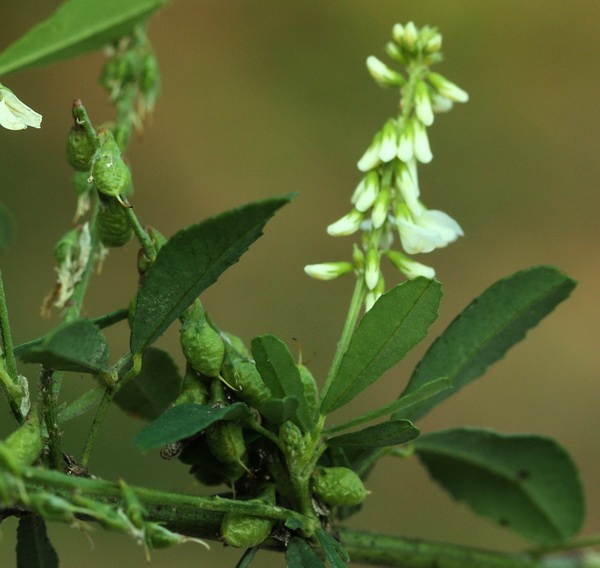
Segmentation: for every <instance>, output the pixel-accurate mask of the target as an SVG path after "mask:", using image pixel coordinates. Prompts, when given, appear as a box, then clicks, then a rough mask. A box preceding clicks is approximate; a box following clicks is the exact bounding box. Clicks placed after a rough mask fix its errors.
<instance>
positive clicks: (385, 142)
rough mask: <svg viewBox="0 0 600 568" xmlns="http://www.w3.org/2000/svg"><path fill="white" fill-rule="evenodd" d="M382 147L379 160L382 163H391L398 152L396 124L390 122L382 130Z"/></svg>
mask: <svg viewBox="0 0 600 568" xmlns="http://www.w3.org/2000/svg"><path fill="white" fill-rule="evenodd" d="M381 132H382V138H381V146H380V147H379V159H380V160H381V161H382V162H391V161H392V160H393V159H394V158H395V157H396V153H397V152H398V130H397V128H396V122H395V121H394V120H392V119H390V120H388V121H387V122H386V123H385V125H384V127H383V129H382V131H381Z"/></svg>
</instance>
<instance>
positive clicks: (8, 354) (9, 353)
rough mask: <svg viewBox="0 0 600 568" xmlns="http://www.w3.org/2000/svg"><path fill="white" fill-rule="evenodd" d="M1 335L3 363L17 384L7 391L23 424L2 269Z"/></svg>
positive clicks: (0, 283) (0, 275)
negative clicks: (17, 394) (16, 395)
mask: <svg viewBox="0 0 600 568" xmlns="http://www.w3.org/2000/svg"><path fill="white" fill-rule="evenodd" d="M0 335H1V337H2V349H3V351H4V353H3V356H4V362H3V363H4V366H5V369H6V373H7V374H8V377H9V379H10V381H11V383H12V384H13V385H14V386H15V388H14V389H12V388H9V387H8V385H5V391H6V394H7V398H8V402H9V404H10V409H11V410H12V413H13V414H14V416H15V418H16V419H17V421H18V422H19V424H22V423H23V421H24V420H25V417H24V416H23V413H22V412H21V408H22V407H21V404H20V401H19V400H17V398H16V397H15V396H13V395H14V394H15V393H17V392H18V393H20V394H23V393H22V389H21V388H20V386H19V373H18V371H17V360H16V359H15V353H14V347H13V340H12V333H11V331H10V322H9V319H8V308H7V306H6V296H5V295H4V282H3V279H2V270H0ZM0 364H2V362H0ZM2 382H3V381H2ZM11 391H12V392H11Z"/></svg>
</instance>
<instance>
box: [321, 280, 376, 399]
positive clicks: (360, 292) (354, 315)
mask: <svg viewBox="0 0 600 568" xmlns="http://www.w3.org/2000/svg"><path fill="white" fill-rule="evenodd" d="M365 294H366V286H365V279H364V278H363V277H362V275H358V277H357V279H356V286H355V287H354V293H353V294H352V299H351V300H350V307H349V308H348V315H347V316H346V322H345V323H344V329H343V330H342V336H341V337H340V340H339V341H338V344H337V348H336V351H335V355H334V357H333V362H332V363H331V367H330V369H329V373H327V379H326V380H325V385H323V390H322V393H321V400H323V399H324V398H325V395H326V394H327V391H328V390H329V388H330V387H331V383H332V382H333V380H334V379H335V377H336V376H337V373H338V371H339V368H340V364H341V362H342V357H343V356H344V353H346V350H347V349H348V345H349V344H350V340H351V339H352V334H353V333H354V328H355V327H356V322H357V320H358V316H359V314H360V310H361V308H362V305H363V302H364V301H365Z"/></svg>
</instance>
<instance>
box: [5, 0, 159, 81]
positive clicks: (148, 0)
mask: <svg viewBox="0 0 600 568" xmlns="http://www.w3.org/2000/svg"><path fill="white" fill-rule="evenodd" d="M164 4H166V0H127V2H123V1H122V0H102V2H98V1H97V0H68V1H67V2H64V3H63V4H62V5H61V6H59V8H58V9H57V10H56V11H55V12H54V13H53V14H52V15H51V16H50V17H49V18H48V19H46V20H44V21H43V22H41V23H39V24H37V25H36V26H35V27H33V28H32V29H31V30H29V32H27V33H26V34H25V35H23V36H22V37H20V38H19V39H18V40H17V41H15V42H14V43H13V44H12V45H10V46H8V47H7V48H6V49H5V50H4V51H3V52H2V53H0V76H4V75H8V74H9V73H14V72H16V71H23V70H24V69H29V68H30V67H38V66H41V65H48V64H50V63H54V62H55V61H60V60H62V59H67V58H69V57H75V56H77V55H80V54H82V53H85V52H88V51H92V50H95V49H101V48H103V47H104V46H105V45H106V44H108V43H111V42H114V41H116V40H118V39H119V38H121V37H123V36H124V35H127V34H129V33H130V32H131V31H132V30H133V27H134V26H135V25H137V24H139V23H141V22H144V21H145V20H146V19H147V18H148V17H149V16H150V15H151V14H152V12H154V11H156V10H157V9H158V8H160V7H161V6H163V5H164Z"/></svg>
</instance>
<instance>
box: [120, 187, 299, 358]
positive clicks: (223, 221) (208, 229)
mask: <svg viewBox="0 0 600 568" xmlns="http://www.w3.org/2000/svg"><path fill="white" fill-rule="evenodd" d="M291 199H292V196H287V197H274V198H272V199H265V200H263V201H255V202H253V203H250V204H248V205H245V206H244V207H240V208H238V209H232V210H231V211H227V212H226V213H222V214H221V215H218V216H217V217H212V218H211V219H207V220H206V221H203V222H202V223H200V224H198V225H192V226H191V227H188V228H187V229H183V230H181V231H179V232H178V233H176V234H175V235H174V236H173V237H171V238H170V239H169V240H168V241H167V242H166V244H165V245H164V246H163V247H162V248H161V249H160V252H159V253H158V255H157V257H156V262H154V263H153V264H152V266H151V267H150V268H149V269H148V271H147V272H146V274H145V276H144V281H143V283H142V286H141V288H140V291H139V293H138V296H137V302H136V307H135V312H134V314H133V318H132V322H131V351H132V353H140V352H142V351H143V350H144V349H145V348H146V347H147V346H148V345H150V343H152V342H153V341H154V340H155V339H157V338H158V337H159V336H160V335H161V334H162V333H163V332H164V331H165V330H166V329H167V328H168V327H169V325H171V323H172V322H173V321H174V320H175V319H176V318H177V317H178V316H179V314H180V313H181V312H182V311H183V310H184V309H185V308H187V307H188V306H189V305H190V304H191V303H192V302H193V301H194V300H195V299H196V298H197V297H198V295H199V294H200V293H201V292H203V291H204V290H206V288H208V287H209V286H210V285H211V284H213V283H214V282H216V281H217V279H218V278H219V276H220V275H221V274H222V273H223V272H225V270H227V268H229V267H230V266H231V265H232V264H235V263H236V262H237V261H238V260H239V258H240V257H241V256H242V254H244V253H245V252H246V251H247V250H248V247H249V246H250V245H251V244H252V243H253V242H254V241H255V240H256V239H258V238H259V237H260V236H261V235H262V230H263V228H264V226H265V224H266V222H267V221H268V220H269V219H270V218H271V217H272V216H273V215H274V214H275V212H276V211H277V210H278V209H280V208H281V207H283V206H284V205H285V204H286V203H289V201H290V200H291Z"/></svg>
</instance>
